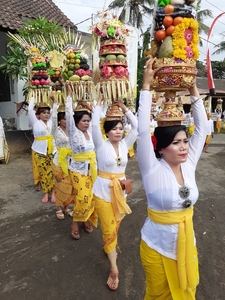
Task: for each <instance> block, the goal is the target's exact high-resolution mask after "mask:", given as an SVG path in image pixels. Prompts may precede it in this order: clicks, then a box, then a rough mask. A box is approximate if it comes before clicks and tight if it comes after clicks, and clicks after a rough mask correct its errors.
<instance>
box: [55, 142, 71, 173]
mask: <svg viewBox="0 0 225 300" xmlns="http://www.w3.org/2000/svg"><path fill="white" fill-rule="evenodd" d="M58 152H59V156H58V163H59V165H60V167H61V169H62V171H63V173H64V174H65V175H68V163H67V160H66V157H67V156H72V150H71V148H59V149H58Z"/></svg>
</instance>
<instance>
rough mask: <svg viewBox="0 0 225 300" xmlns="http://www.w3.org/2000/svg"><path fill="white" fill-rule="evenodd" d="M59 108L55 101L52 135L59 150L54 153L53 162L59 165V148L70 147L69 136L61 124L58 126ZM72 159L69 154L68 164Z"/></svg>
mask: <svg viewBox="0 0 225 300" xmlns="http://www.w3.org/2000/svg"><path fill="white" fill-rule="evenodd" d="M57 108H58V105H57V104H56V103H54V104H53V108H52V135H53V136H54V139H55V143H56V147H57V152H56V153H55V155H54V158H53V163H54V164H55V165H56V166H59V163H58V157H59V151H58V150H59V149H60V148H70V143H69V137H68V136H67V135H66V133H65V132H64V131H63V130H62V129H61V128H60V126H58V117H57ZM70 159H71V157H69V156H67V157H66V160H67V162H68V166H69V162H70Z"/></svg>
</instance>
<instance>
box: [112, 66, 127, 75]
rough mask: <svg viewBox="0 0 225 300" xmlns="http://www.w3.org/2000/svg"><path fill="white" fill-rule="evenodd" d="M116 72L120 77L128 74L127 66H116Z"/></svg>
mask: <svg viewBox="0 0 225 300" xmlns="http://www.w3.org/2000/svg"><path fill="white" fill-rule="evenodd" d="M114 72H115V74H116V75H117V76H118V77H122V76H128V71H127V69H126V68H124V67H122V66H118V67H116V68H115V70H114Z"/></svg>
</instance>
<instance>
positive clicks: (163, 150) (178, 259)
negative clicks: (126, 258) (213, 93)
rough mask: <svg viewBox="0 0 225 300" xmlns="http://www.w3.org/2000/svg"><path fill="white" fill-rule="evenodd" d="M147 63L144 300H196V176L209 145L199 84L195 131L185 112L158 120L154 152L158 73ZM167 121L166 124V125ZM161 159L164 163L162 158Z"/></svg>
mask: <svg viewBox="0 0 225 300" xmlns="http://www.w3.org/2000/svg"><path fill="white" fill-rule="evenodd" d="M154 61H155V59H150V60H148V61H147V62H146V68H145V70H144V75H143V86H142V92H141V94H140V101H139V112H138V116H139V119H138V148H137V157H138V163H139V168H140V172H141V175H142V182H143V186H144V189H145V193H146V197H147V205H148V208H147V218H146V221H145V223H144V225H143V227H142V229H141V244H140V256H141V261H142V265H143V267H144V271H145V277H146V290H145V298H144V299H145V300H149V299H162V300H166V299H168V300H169V299H173V300H184V299H186V300H194V299H195V293H196V287H197V285H198V281H199V274H198V256H197V249H196V245H195V238H194V230H193V220H192V216H193V206H194V204H195V203H196V201H197V200H198V195H199V193H198V188H197V185H196V182H195V171H196V166H197V163H198V160H199V158H200V156H201V153H202V148H203V145H204V141H205V135H206V126H207V118H206V113H205V108H204V105H203V101H202V99H201V98H200V96H199V92H198V89H197V87H196V85H194V86H193V87H192V88H189V92H190V95H191V103H192V109H193V116H194V121H195V126H196V130H195V131H194V134H193V135H192V137H191V138H190V140H189V139H188V134H187V130H186V126H184V125H180V122H181V121H180V120H181V119H183V118H181V117H180V115H179V114H180V111H179V113H178V112H177V117H176V114H174V111H173V117H172V118H171V119H169V120H167V122H165V121H164V120H165V118H166V116H167V115H168V114H170V112H169V111H166V108H165V107H164V110H163V111H162V112H161V114H160V115H159V116H158V117H157V121H158V127H157V128H156V129H155V138H156V140H157V144H156V149H155V151H154V148H153V144H152V141H151V139H149V134H150V130H149V122H150V107H151V102H152V99H151V94H150V91H149V90H150V87H151V83H152V82H153V79H154V75H155V73H156V72H157V71H158V70H159V69H155V70H153V69H152V66H153V64H154ZM162 120H163V121H162ZM157 157H158V158H160V159H157Z"/></svg>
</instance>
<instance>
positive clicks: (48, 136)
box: [35, 135, 53, 154]
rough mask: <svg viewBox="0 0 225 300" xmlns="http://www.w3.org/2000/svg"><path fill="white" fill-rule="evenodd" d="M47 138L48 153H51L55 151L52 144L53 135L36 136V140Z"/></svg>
mask: <svg viewBox="0 0 225 300" xmlns="http://www.w3.org/2000/svg"><path fill="white" fill-rule="evenodd" d="M45 140H47V147H48V154H51V153H52V151H53V145H52V140H53V136H52V135H43V136H38V137H36V138H35V141H45Z"/></svg>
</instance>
